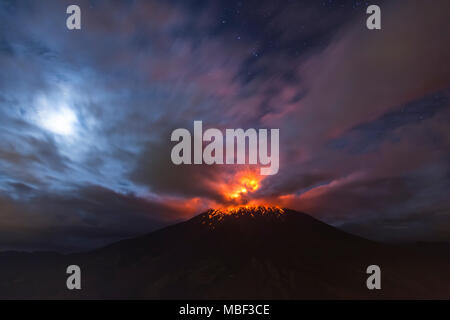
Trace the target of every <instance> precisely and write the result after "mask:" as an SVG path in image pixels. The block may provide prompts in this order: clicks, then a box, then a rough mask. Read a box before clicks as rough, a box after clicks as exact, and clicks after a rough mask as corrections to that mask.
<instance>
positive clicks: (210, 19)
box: [0, 0, 450, 251]
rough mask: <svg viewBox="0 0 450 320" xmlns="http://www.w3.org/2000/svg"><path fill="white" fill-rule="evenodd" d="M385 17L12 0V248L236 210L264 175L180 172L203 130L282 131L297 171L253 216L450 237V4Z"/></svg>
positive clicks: (2, 39)
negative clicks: (243, 180)
mask: <svg viewBox="0 0 450 320" xmlns="http://www.w3.org/2000/svg"><path fill="white" fill-rule="evenodd" d="M70 4H78V5H79V6H80V7H81V13H82V29H81V30H73V31H71V30H68V29H67V27H66V18H67V16H68V15H67V14H66V8H67V6H68V5H70ZM369 4H375V3H366V2H364V1H261V0H258V1H243V0H241V1H232V0H224V1H189V0H183V1H168V0H164V1H163V0H160V1H106V0H104V1H100V0H99V1H94V0H92V1H56V0H55V1H7V0H1V1H0V250H12V249H15V250H59V251H74V250H83V249H89V248H93V247H98V246H101V245H105V244H107V243H111V242H113V241H117V240H119V239H123V238H126V237H132V236H136V235H140V234H143V233H146V232H150V231H152V230H155V229H156V228H159V227H161V226H164V225H168V224H171V223H175V222H178V221H182V220H185V219H187V218H190V217H192V216H194V215H196V214H198V213H201V212H203V211H204V210H206V209H207V208H210V207H213V208H215V207H220V206H223V205H228V204H229V203H230V199H228V198H227V192H229V191H230V192H231V191H232V190H231V189H232V188H234V187H235V186H234V184H235V183H236V181H238V180H239V177H240V176H241V175H243V174H244V175H245V174H246V173H245V172H253V170H254V169H255V168H253V167H252V166H249V167H247V166H233V165H228V166H226V165H222V166H220V165H213V166H208V165H191V166H189V165H184V166H183V165H182V166H175V165H173V164H172V163H171V161H170V151H171V148H172V147H173V145H174V143H172V142H171V141H170V134H171V132H172V131H173V130H174V129H176V128H187V129H188V130H190V131H192V128H193V121H194V120H202V121H203V125H204V127H214V128H221V129H224V128H244V129H246V128H279V129H280V171H279V172H278V174H276V175H273V176H266V177H259V178H258V188H257V190H253V191H251V192H249V193H248V194H246V195H245V199H241V201H245V203H251V201H255V203H263V204H266V203H267V204H270V205H279V206H282V207H289V208H292V209H296V210H299V211H304V212H307V213H309V214H311V215H313V216H314V217H316V218H318V219H320V220H322V221H325V222H327V223H330V224H332V225H335V226H338V227H340V228H343V229H344V230H348V231H351V232H353V233H356V234H358V235H361V236H364V237H366V238H370V239H376V240H381V241H450V196H449V193H450V192H449V191H450V126H449V124H450V100H449V99H450V63H449V62H450V32H449V30H450V25H449V24H450V23H449V12H450V2H449V1H447V0H442V1H438V0H434V1H384V2H383V1H377V2H376V4H378V5H379V6H380V7H381V10H382V30H368V29H367V28H366V18H367V17H368V15H367V14H366V8H367V6H368V5H369ZM243 172H244V173H243ZM236 187H239V186H238V185H237V186H236ZM230 188H231V189H230ZM224 190H225V191H224ZM242 198H244V197H242Z"/></svg>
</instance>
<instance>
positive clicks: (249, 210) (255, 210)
mask: <svg viewBox="0 0 450 320" xmlns="http://www.w3.org/2000/svg"><path fill="white" fill-rule="evenodd" d="M283 213H284V209H282V208H280V207H277V206H262V205H261V206H236V207H230V208H225V209H210V210H209V211H208V217H209V218H210V219H212V218H214V217H218V216H224V215H234V216H243V215H250V216H252V217H254V216H257V215H262V216H264V215H268V214H274V215H281V214H283Z"/></svg>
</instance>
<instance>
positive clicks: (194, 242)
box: [0, 207, 450, 299]
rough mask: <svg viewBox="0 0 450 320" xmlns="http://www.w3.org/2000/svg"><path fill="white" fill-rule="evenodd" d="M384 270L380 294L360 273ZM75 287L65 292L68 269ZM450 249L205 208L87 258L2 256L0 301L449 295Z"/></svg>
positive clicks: (297, 216)
mask: <svg viewBox="0 0 450 320" xmlns="http://www.w3.org/2000/svg"><path fill="white" fill-rule="evenodd" d="M373 264H375V265H378V266H380V268H381V286H382V288H381V290H368V289H367V287H366V280H367V278H368V276H369V275H368V274H366V269H367V267H368V266H369V265H373ZM68 265H78V266H80V268H81V270H82V289H81V290H72V291H70V290H68V289H67V288H66V279H67V277H68V275H67V274H66V268H67V266H68ZM449 270H450V247H449V246H448V245H446V244H409V245H393V244H384V243H377V242H373V241H369V240H366V239H363V238H360V237H357V236H354V235H351V234H348V233H346V232H343V231H341V230H338V229H336V228H334V227H332V226H329V225H327V224H325V223H323V222H320V221H318V220H316V219H314V218H313V217H311V216H309V215H307V214H304V213H300V212H296V211H293V210H289V209H280V208H264V207H259V208H239V209H235V210H232V211H221V210H209V211H207V212H205V213H203V214H200V215H198V216H196V217H194V218H192V219H190V220H188V221H185V222H182V223H178V224H175V225H172V226H169V227H166V228H164V229H161V230H158V231H155V232H152V233H150V234H148V235H145V236H141V237H137V238H133V239H128V240H123V241H120V242H117V243H114V244H112V245H109V246H107V247H104V248H101V249H97V250H93V251H90V252H83V253H74V254H67V255H63V254H57V253H49V252H41V253H39V252H38V253H20V252H3V253H1V254H0V298H2V299H13V298H19V299H23V298H27V299H28V298H32V299H34V298H45V299H50V298H57V299H63V298H64V299H80V298H86V299H100V298H102V299H103V298H105V299H106V298H109V299H117V298H125V299H130V298H135V299H406V298H412V299H419V298H421V299H422V298H426V299H428V298H441V299H448V298H450V277H449V276H448V272H449Z"/></svg>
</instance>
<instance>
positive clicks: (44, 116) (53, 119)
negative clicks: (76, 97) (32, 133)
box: [37, 97, 78, 136]
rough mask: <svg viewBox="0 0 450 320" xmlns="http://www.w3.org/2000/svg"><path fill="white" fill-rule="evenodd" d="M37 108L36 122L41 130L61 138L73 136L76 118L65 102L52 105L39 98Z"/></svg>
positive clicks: (46, 100) (76, 122)
mask: <svg viewBox="0 0 450 320" xmlns="http://www.w3.org/2000/svg"><path fill="white" fill-rule="evenodd" d="M37 108H38V111H37V113H38V119H37V120H38V123H39V125H40V126H41V127H42V128H44V129H46V130H48V131H50V132H52V133H54V134H58V135H62V136H73V135H74V134H75V132H76V126H77V124H78V118H77V115H76V113H75V112H74V111H73V110H72V109H71V108H70V107H69V106H68V105H67V104H66V103H65V102H61V101H55V102H54V103H52V102H50V101H49V100H48V99H46V98H42V97H41V98H40V99H39V100H38V104H37Z"/></svg>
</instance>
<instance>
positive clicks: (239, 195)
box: [222, 171, 262, 202]
mask: <svg viewBox="0 0 450 320" xmlns="http://www.w3.org/2000/svg"><path fill="white" fill-rule="evenodd" d="M233 180H234V181H235V182H234V181H233V182H231V183H228V184H225V185H223V187H222V190H223V194H224V196H225V198H226V199H227V200H229V201H235V202H239V200H241V199H243V198H244V197H245V196H246V195H248V194H250V193H252V192H254V191H256V190H258V189H259V188H260V183H261V180H262V176H261V175H259V174H257V173H255V172H253V171H244V172H240V173H238V174H237V175H236V176H235V177H234V179H233Z"/></svg>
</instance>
